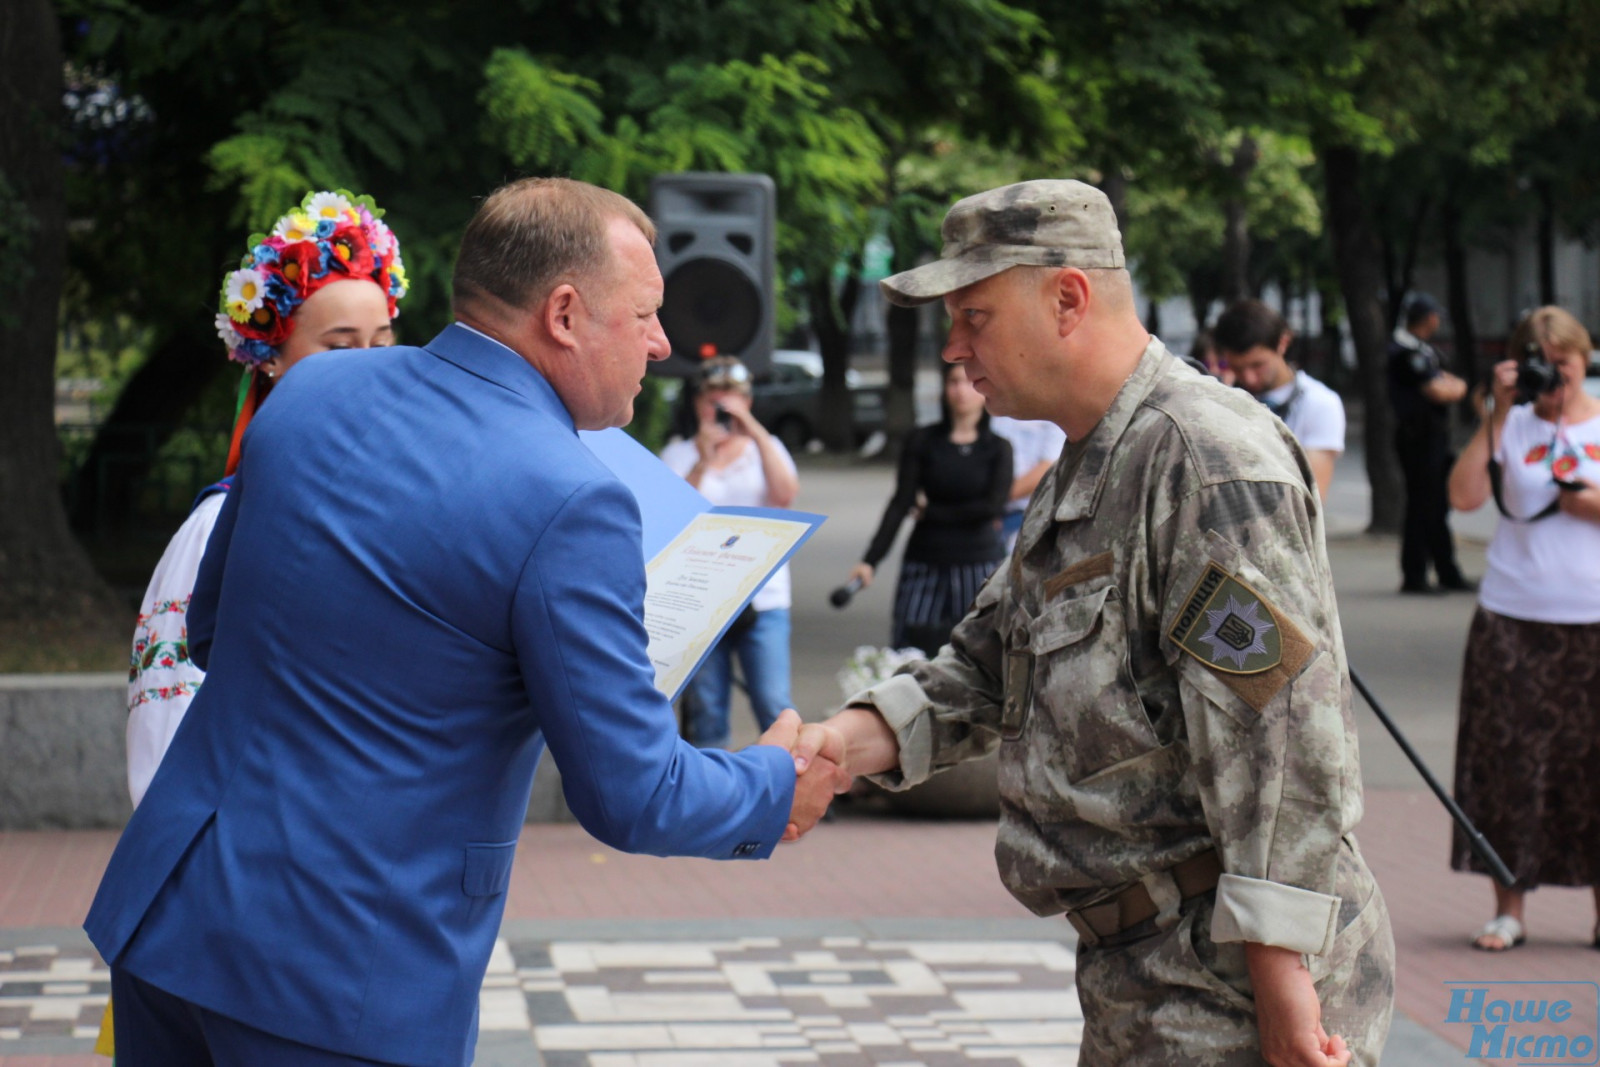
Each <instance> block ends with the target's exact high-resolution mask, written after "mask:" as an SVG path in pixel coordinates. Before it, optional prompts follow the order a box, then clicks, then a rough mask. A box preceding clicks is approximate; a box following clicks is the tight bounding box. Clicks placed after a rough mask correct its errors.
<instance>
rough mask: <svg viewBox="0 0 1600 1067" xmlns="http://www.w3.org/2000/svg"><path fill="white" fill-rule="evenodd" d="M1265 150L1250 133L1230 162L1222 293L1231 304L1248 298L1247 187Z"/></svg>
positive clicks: (1248, 223)
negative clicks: (1245, 192)
mask: <svg viewBox="0 0 1600 1067" xmlns="http://www.w3.org/2000/svg"><path fill="white" fill-rule="evenodd" d="M1259 158H1261V150H1260V148H1258V147H1257V145H1256V142H1255V138H1253V137H1251V136H1249V135H1248V134H1246V135H1245V136H1244V137H1241V138H1240V139H1239V145H1238V147H1237V148H1235V149H1234V150H1233V161H1232V162H1231V163H1229V165H1228V187H1229V191H1228V196H1227V199H1226V200H1225V201H1224V202H1223V205H1222V212H1223V229H1222V296H1223V299H1224V300H1226V301H1228V303H1230V304H1231V303H1233V302H1234V301H1235V300H1247V299H1249V297H1250V296H1251V287H1250V216H1249V212H1248V209H1247V207H1246V205H1245V199H1244V187H1245V183H1246V182H1248V181H1249V180H1250V172H1251V171H1253V170H1255V167H1256V160H1258V159H1259Z"/></svg>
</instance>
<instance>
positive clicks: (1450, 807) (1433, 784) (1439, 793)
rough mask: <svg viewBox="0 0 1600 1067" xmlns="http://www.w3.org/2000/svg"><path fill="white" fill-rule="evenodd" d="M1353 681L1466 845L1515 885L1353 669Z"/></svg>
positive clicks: (1508, 884) (1509, 884)
mask: <svg viewBox="0 0 1600 1067" xmlns="http://www.w3.org/2000/svg"><path fill="white" fill-rule="evenodd" d="M1350 680H1351V681H1352V682H1354V683H1355V684H1356V689H1357V690H1359V691H1360V693H1361V695H1362V696H1363V697H1365V698H1366V701H1367V706H1368V707H1370V708H1371V709H1372V711H1373V713H1374V714H1376V715H1377V716H1378V721H1379V722H1381V723H1383V725H1384V728H1385V729H1387V730H1388V731H1389V736H1391V737H1393V738H1394V743H1395V744H1397V745H1399V746H1400V751H1401V752H1404V753H1405V754H1406V758H1407V759H1409V760H1410V761H1411V765H1412V766H1413V767H1415V768H1416V769H1417V773H1418V774H1420V775H1422V780H1423V781H1424V782H1427V783H1428V788H1429V789H1432V790H1433V795H1434V796H1436V797H1438V798H1439V803H1441V804H1443V805H1444V808H1445V810H1446V811H1448V812H1449V813H1450V817H1451V818H1452V819H1454V820H1455V821H1456V825H1457V826H1459V827H1461V832H1462V833H1464V834H1466V835H1467V844H1469V845H1471V846H1472V851H1474V852H1476V853H1477V854H1478V857H1479V858H1480V859H1482V860H1483V862H1484V863H1487V864H1488V865H1489V870H1490V871H1491V872H1493V875H1494V880H1495V881H1497V882H1499V883H1500V884H1501V885H1503V886H1505V887H1506V888H1507V889H1510V888H1511V887H1512V886H1514V885H1516V884H1517V879H1516V876H1515V875H1513V874H1512V873H1511V871H1510V869H1509V868H1507V867H1506V865H1505V861H1504V860H1502V859H1501V858H1500V853H1498V852H1496V851H1495V850H1494V846H1493V845H1491V844H1489V841H1488V839H1487V838H1485V837H1484V836H1483V834H1481V833H1479V832H1478V828H1477V827H1476V826H1474V825H1472V820H1471V819H1469V818H1467V813H1466V812H1464V811H1462V810H1461V808H1460V806H1459V805H1458V804H1456V802H1455V798H1454V797H1452V796H1451V795H1450V794H1449V793H1447V792H1446V791H1445V788H1444V786H1442V785H1440V784H1439V780H1438V779H1437V778H1435V777H1434V776H1433V772H1432V771H1430V770H1428V766H1427V764H1425V763H1423V762H1422V757H1421V756H1419V755H1418V754H1417V750H1416V749H1414V748H1412V747H1411V742H1409V741H1407V740H1406V738H1405V735H1404V734H1402V733H1401V732H1400V728H1399V727H1398V726H1396V725H1395V724H1394V720H1393V719H1391V718H1389V714H1388V712H1386V711H1384V710H1383V706H1382V705H1380V704H1379V703H1378V698H1377V697H1375V696H1373V695H1372V690H1370V689H1368V688H1367V683H1366V682H1363V681H1362V680H1361V675H1359V674H1357V673H1356V669H1355V668H1354V667H1351V668H1350Z"/></svg>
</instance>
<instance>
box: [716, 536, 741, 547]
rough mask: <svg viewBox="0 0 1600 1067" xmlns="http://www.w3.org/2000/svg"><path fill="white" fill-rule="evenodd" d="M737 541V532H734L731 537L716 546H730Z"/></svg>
mask: <svg viewBox="0 0 1600 1067" xmlns="http://www.w3.org/2000/svg"><path fill="white" fill-rule="evenodd" d="M738 543H739V535H738V534H734V535H733V536H732V537H730V538H728V539H727V540H726V541H724V542H722V544H720V545H718V546H717V547H718V548H732V547H733V546H734V545H736V544H738Z"/></svg>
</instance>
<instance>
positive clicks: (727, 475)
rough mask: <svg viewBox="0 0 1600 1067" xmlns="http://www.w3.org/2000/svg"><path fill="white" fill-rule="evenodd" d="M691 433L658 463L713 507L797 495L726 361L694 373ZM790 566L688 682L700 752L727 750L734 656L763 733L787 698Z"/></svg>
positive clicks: (790, 464)
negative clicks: (703, 750)
mask: <svg viewBox="0 0 1600 1067" xmlns="http://www.w3.org/2000/svg"><path fill="white" fill-rule="evenodd" d="M694 413H695V419H696V429H695V435H694V436H693V437H692V438H689V439H688V440H680V441H674V442H672V443H671V444H669V445H667V447H666V448H664V449H662V451H661V461H662V462H663V463H665V464H666V465H667V466H668V467H671V468H672V469H673V470H674V471H675V472H676V473H678V474H680V475H682V476H683V477H684V478H685V479H687V480H688V482H689V484H690V485H692V486H694V487H695V488H696V489H698V490H700V492H701V493H702V494H704V496H705V498H706V499H707V500H709V501H711V503H713V504H717V505H726V506H733V507H755V508H786V507H789V506H790V505H791V504H793V503H794V498H795V495H796V494H797V493H799V491H800V480H799V477H798V476H797V475H796V473H795V466H794V460H793V459H792V458H791V457H790V455H789V450H788V449H786V448H784V447H783V442H781V441H779V440H778V439H777V438H776V437H774V436H772V434H770V433H768V432H767V430H766V428H765V427H763V426H762V425H761V423H759V422H757V421H756V417H755V416H754V415H752V414H751V413H750V371H749V368H747V367H746V366H745V365H744V364H743V363H741V362H740V361H739V360H737V359H735V358H734V357H733V356H714V357H712V358H711V359H708V360H706V362H705V363H704V364H703V365H702V366H701V368H700V378H699V381H698V383H697V391H696V393H695V398H694ZM789 607H790V595H789V566H788V564H784V565H783V566H782V567H780V568H779V569H778V571H777V573H775V574H773V576H772V577H771V578H769V579H768V580H767V584H766V585H764V586H762V587H761V589H760V590H759V591H758V592H757V593H756V595H755V598H754V599H753V600H751V601H750V607H749V608H747V609H746V610H745V612H744V614H743V615H741V616H740V617H739V618H738V619H735V620H734V622H733V625H732V626H730V627H729V628H728V631H727V633H725V634H723V635H722V640H721V641H719V642H717V647H716V648H714V649H712V650H711V653H710V655H708V656H707V657H706V660H705V662H704V663H702V664H701V665H700V670H699V671H697V672H696V673H695V676H694V678H692V679H691V680H690V682H689V688H688V691H687V694H686V697H687V703H686V706H685V713H686V714H685V726H686V730H685V734H686V735H687V737H688V739H689V741H690V743H691V744H694V745H696V746H698V747H700V748H727V747H728V741H729V734H730V726H729V721H728V716H729V708H730V704H731V701H732V698H733V691H732V690H733V657H734V656H735V655H738V657H739V666H740V668H741V669H742V670H743V672H744V680H745V690H746V693H747V694H748V695H749V697H750V709H751V710H752V711H753V712H755V716H756V722H757V723H758V724H759V726H760V728H761V729H762V730H765V729H766V728H767V727H769V726H771V725H772V724H773V722H774V721H775V720H776V719H777V718H778V715H779V713H781V712H782V711H783V709H785V708H787V707H790V706H791V705H792V704H793V701H792V700H791V699H790V696H789Z"/></svg>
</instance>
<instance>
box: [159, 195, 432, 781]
mask: <svg viewBox="0 0 1600 1067" xmlns="http://www.w3.org/2000/svg"><path fill="white" fill-rule="evenodd" d="M382 215H383V212H382V210H380V209H379V208H378V207H377V206H376V205H375V204H373V202H372V198H371V197H365V196H362V197H356V196H352V195H351V194H350V193H347V192H345V191H344V190H339V191H337V192H319V193H308V194H307V195H306V197H305V199H304V200H303V201H302V202H301V203H300V206H299V207H298V208H295V209H294V210H292V211H290V212H289V213H288V214H286V215H284V216H283V217H282V218H281V219H279V220H278V223H277V225H276V226H274V227H273V228H272V232H271V233H270V234H266V235H262V234H257V235H256V236H254V237H252V238H250V251H249V253H247V254H246V255H245V257H244V261H243V262H242V263H241V264H240V265H239V269H238V270H235V271H232V272H230V273H229V274H228V276H227V277H226V278H224V279H223V283H222V309H221V311H220V312H218V314H217V333H218V335H219V336H220V337H221V338H222V342H223V344H224V345H225V346H226V347H227V350H228V358H229V359H232V360H235V361H237V362H239V363H242V364H244V366H245V367H246V372H245V376H244V381H243V383H242V385H241V387H240V390H239V409H238V416H237V418H236V419H235V421H234V428H233V437H232V441H231V442H230V444H229V448H228V463H227V470H226V472H225V473H226V474H227V477H225V478H224V479H223V480H222V481H220V482H218V483H217V484H216V485H213V486H210V487H208V488H207V489H206V490H205V491H204V492H202V493H201V495H200V499H199V500H198V501H197V502H196V503H195V508H194V511H193V512H192V513H191V514H190V516H189V518H188V520H187V521H185V522H184V524H183V526H182V527H181V528H180V529H179V530H178V532H177V534H175V535H174V536H173V538H172V541H171V542H170V543H169V544H168V545H167V549H166V552H165V553H163V555H162V557H161V562H159V563H158V564H156V569H155V573H154V574H153V575H152V576H151V579H150V586H149V588H148V589H147V590H146V591H145V595H144V601H143V603H142V604H141V605H140V608H139V621H138V625H137V627H136V629H135V630H134V635H133V653H132V658H131V661H130V663H129V669H128V791H129V793H130V794H131V795H132V797H133V802H134V804H135V805H137V804H138V803H139V801H140V799H141V798H142V797H143V796H144V792H145V789H146V788H147V787H148V786H149V784H150V780H151V778H153V777H154V776H155V773H156V768H157V767H158V766H159V765H160V763H161V757H162V755H163V754H164V753H165V752H166V750H167V745H168V744H169V743H170V742H171V740H172V736H173V734H174V733H175V732H176V731H177V729H178V724H179V723H180V722H182V721H183V715H184V712H185V711H186V710H187V709H188V707H189V702H190V700H192V699H193V697H194V694H195V692H196V691H197V690H198V689H199V688H200V685H201V682H202V681H203V680H204V678H203V674H202V672H201V671H200V669H199V668H198V667H196V666H195V665H194V664H193V663H191V662H190V660H189V649H188V629H187V611H188V606H189V596H190V593H191V592H192V591H193V589H194V582H195V573H196V571H197V570H198V569H199V566H200V557H201V556H202V555H203V554H204V552H205V547H206V541H207V539H208V538H209V537H210V536H211V528H212V526H214V525H215V523H216V520H217V514H218V512H220V511H221V510H222V500H223V497H224V494H225V493H226V492H227V489H228V486H229V485H230V484H231V481H232V475H233V471H234V469H235V468H236V467H237V466H238V463H239V443H240V440H241V439H242V438H243V436H244V430H245V427H246V426H248V425H249V423H250V417H251V416H252V415H253V414H254V413H255V411H256V409H257V408H258V407H260V405H261V404H262V403H263V402H264V401H265V400H266V398H267V396H268V394H269V393H270V392H271V391H272V387H273V384H274V383H275V382H276V381H277V380H278V379H279V378H281V377H282V376H283V375H285V374H287V373H288V372H289V370H290V369H291V368H292V367H293V366H294V365H295V364H296V363H298V362H299V361H300V360H302V359H304V358H305V357H306V356H309V355H311V354H313V353H315V352H322V351H326V350H328V349H334V348H372V347H376V346H379V345H387V344H391V343H393V340H394V331H393V328H392V327H391V325H390V321H391V320H392V319H393V318H394V316H395V315H396V313H397V303H398V301H399V300H400V298H401V297H403V296H405V293H406V276H405V267H404V265H403V264H402V262H401V260H400V243H399V241H398V240H397V239H396V238H395V236H394V234H393V233H391V232H390V230H389V227H388V226H386V225H384V223H383V222H382Z"/></svg>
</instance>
